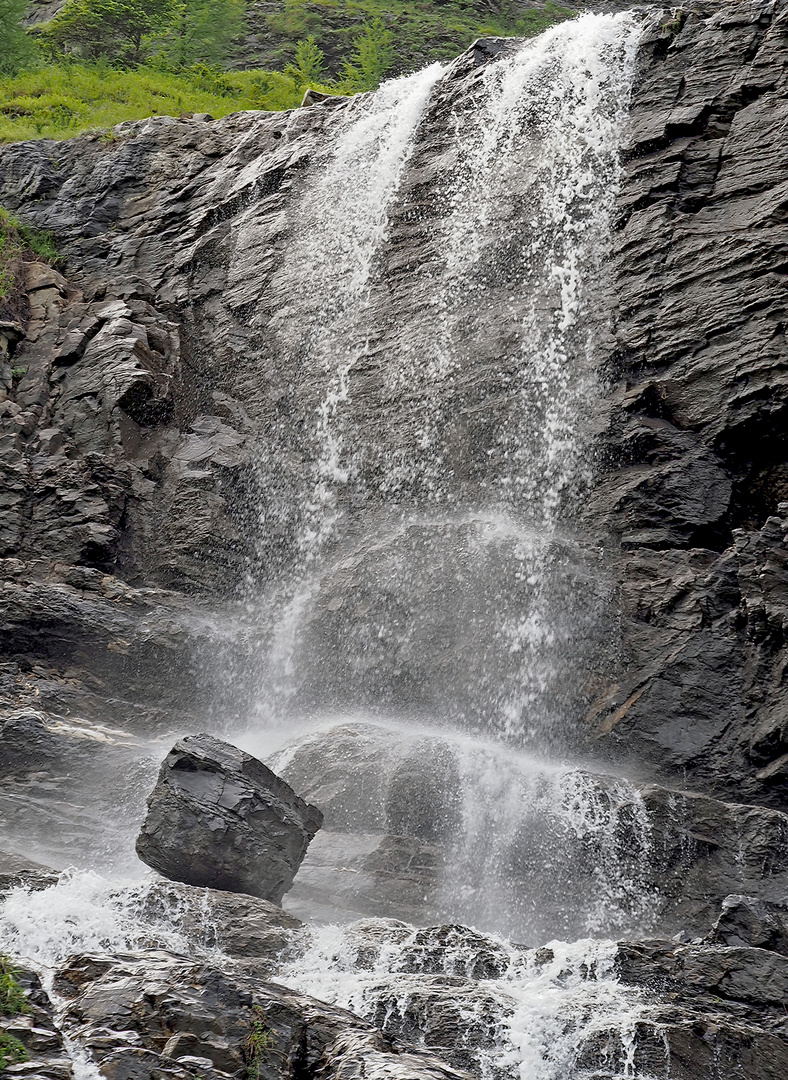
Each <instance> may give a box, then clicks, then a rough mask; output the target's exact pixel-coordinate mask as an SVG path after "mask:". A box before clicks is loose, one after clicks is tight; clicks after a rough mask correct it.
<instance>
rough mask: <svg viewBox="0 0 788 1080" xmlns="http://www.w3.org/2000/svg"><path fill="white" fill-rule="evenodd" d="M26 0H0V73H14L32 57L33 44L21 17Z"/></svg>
mask: <svg viewBox="0 0 788 1080" xmlns="http://www.w3.org/2000/svg"><path fill="white" fill-rule="evenodd" d="M26 8H27V0H0V75H15V74H16V72H17V71H19V70H20V69H21V68H23V67H25V65H26V64H28V63H30V61H31V60H32V59H33V55H34V52H35V46H34V44H33V40H32V38H31V37H30V36H29V34H27V33H26V32H25V28H24V26H23V25H22V18H23V16H24V14H25V10H26Z"/></svg>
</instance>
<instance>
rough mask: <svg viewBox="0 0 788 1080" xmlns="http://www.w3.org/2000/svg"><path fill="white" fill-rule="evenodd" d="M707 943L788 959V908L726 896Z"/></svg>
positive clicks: (756, 900)
mask: <svg viewBox="0 0 788 1080" xmlns="http://www.w3.org/2000/svg"><path fill="white" fill-rule="evenodd" d="M707 940H708V941H711V942H716V943H717V944H720V945H732V946H736V945H752V946H754V947H755V948H758V949H769V950H770V951H771V952H777V953H780V954H781V955H782V956H788V906H786V905H784V904H770V903H768V902H767V901H765V900H760V899H759V898H758V897H756V896H726V897H725V899H724V900H723V902H722V910H721V911H720V914H719V917H718V919H717V921H716V922H715V924H714V927H713V929H712V932H711V934H709V936H708V938H707Z"/></svg>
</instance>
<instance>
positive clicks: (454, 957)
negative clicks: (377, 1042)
mask: <svg viewBox="0 0 788 1080" xmlns="http://www.w3.org/2000/svg"><path fill="white" fill-rule="evenodd" d="M615 956H616V947H615V945H612V944H610V943H607V942H599V941H588V940H585V941H578V942H575V943H574V944H572V945H566V944H564V943H562V942H551V943H550V944H549V945H548V946H546V947H545V948H543V949H539V950H535V951H534V950H526V949H523V948H521V947H518V946H513V945H511V944H510V943H509V942H506V941H504V940H502V939H500V938H496V937H490V936H488V937H481V936H480V935H477V934H474V933H472V932H469V931H467V930H466V929H465V928H463V927H448V928H433V929H427V930H421V931H416V930H412V929H410V928H408V927H406V926H405V925H404V924H402V923H396V922H394V921H387V920H370V921H368V922H364V923H358V924H355V925H353V926H350V927H344V928H339V927H335V926H328V927H322V928H320V929H317V930H315V931H313V934H312V940H311V945H310V947H309V949H308V950H307V952H306V954H305V955H304V956H302V957H300V958H299V959H298V961H297V962H296V963H293V964H291V965H290V966H288V967H286V968H285V969H284V970H283V972H282V973H281V975H280V979H281V981H282V982H284V983H285V985H288V986H291V987H292V988H293V989H296V990H299V991H301V992H302V993H309V994H312V995H313V996H316V997H319V998H321V999H322V1000H325V1001H330V1002H332V1003H333V1004H336V1005H339V1006H340V1007H342V1008H346V1009H350V1010H351V1011H353V1012H355V1013H356V1014H358V1015H360V1016H363V1017H365V1018H367V1019H370V1020H372V1021H374V1022H375V1023H376V1024H377V1025H379V1026H380V1027H381V1028H382V1029H383V1031H384V1032H386V1033H387V1034H389V1035H393V1036H395V1037H396V1036H399V1037H403V1036H406V1037H407V1038H408V1040H409V1041H412V1042H415V1043H416V1044H417V1045H418V1044H420V1045H422V1046H429V1047H430V1048H431V1049H433V1050H436V1049H437V1050H438V1051H439V1052H440V1051H441V1043H440V1039H441V1038H443V1039H446V1040H447V1042H446V1046H448V1045H450V1044H451V1046H452V1049H453V1051H454V1056H453V1060H454V1061H455V1063H456V1064H459V1065H461V1066H464V1067H466V1068H467V1067H469V1066H470V1068H471V1069H472V1070H473V1071H474V1072H475V1073H477V1074H478V1075H480V1076H481V1077H482V1078H483V1080H493V1078H503V1077H510V1078H516V1080H568V1078H569V1077H573V1076H581V1075H584V1074H585V1072H586V1068H587V1066H588V1065H589V1064H591V1062H592V1061H593V1057H592V1056H591V1055H594V1054H595V1055H597V1056H598V1058H600V1059H601V1061H594V1064H595V1065H596V1069H595V1070H594V1072H593V1075H594V1076H596V1077H599V1078H601V1077H605V1078H609V1080H613V1078H626V1077H634V1076H635V1070H634V1044H635V1030H636V1025H637V1023H638V1021H639V1020H640V1019H641V1018H642V1017H643V1016H644V1015H645V1014H646V1011H647V1006H646V1005H645V1003H644V1002H643V1000H642V998H641V996H640V995H639V994H638V992H637V991H635V990H633V989H631V988H628V987H625V986H622V985H621V983H620V982H619V981H618V979H617V977H616V975H615V970H614V964H615ZM447 999H451V1001H452V1006H453V1007H452V1008H451V1010H450V1011H449V1014H448V1016H447V1015H446V1012H445V1011H444V1012H443V1015H442V1018H441V1022H440V1024H437V1023H434V1020H435V1017H436V1016H437V1015H438V1012H439V1010H446V1005H447ZM447 1035H448V1038H447ZM436 1039H438V1040H439V1041H438V1045H437V1046H436V1042H435V1040H436ZM600 1046H602V1047H604V1049H603V1050H602V1052H601V1053H600ZM443 1052H444V1054H446V1053H447V1049H446V1048H445V1047H444V1049H443ZM448 1056H449V1057H450V1058H452V1053H451V1052H449V1053H448Z"/></svg>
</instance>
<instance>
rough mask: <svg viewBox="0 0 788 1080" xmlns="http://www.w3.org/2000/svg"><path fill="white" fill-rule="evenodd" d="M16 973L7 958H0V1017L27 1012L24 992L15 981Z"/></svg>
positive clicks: (27, 1007) (27, 1006)
mask: <svg viewBox="0 0 788 1080" xmlns="http://www.w3.org/2000/svg"><path fill="white" fill-rule="evenodd" d="M17 974H18V972H17V971H16V969H15V968H14V966H13V964H12V963H11V960H10V958H9V957H8V956H0V1016H18V1015H19V1014H20V1013H24V1012H29V1011H30V1007H29V1005H28V1004H27V998H26V997H25V992H24V990H23V989H22V987H21V986H20V985H19V983H18V982H17V981H16V977H15V976H16V975H17Z"/></svg>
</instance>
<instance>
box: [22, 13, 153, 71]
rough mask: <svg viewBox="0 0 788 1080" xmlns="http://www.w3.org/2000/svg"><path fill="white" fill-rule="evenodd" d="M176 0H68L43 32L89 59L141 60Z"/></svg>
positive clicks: (62, 47) (59, 46)
mask: <svg viewBox="0 0 788 1080" xmlns="http://www.w3.org/2000/svg"><path fill="white" fill-rule="evenodd" d="M173 4H174V0H68V3H67V4H66V6H65V7H64V8H63V9H62V11H60V12H59V13H58V14H57V15H56V16H55V18H54V19H52V21H51V22H50V23H49V25H48V26H47V27H46V28H45V29H44V30H42V32H41V33H42V36H43V38H44V39H45V41H46V42H48V43H50V44H51V45H52V46H54V48H56V49H57V50H59V51H61V52H64V53H76V54H78V55H79V56H82V57H85V58H86V59H88V60H97V59H99V58H100V57H103V58H105V59H107V60H109V61H110V62H111V63H119V64H124V65H129V66H132V67H133V66H136V65H137V64H139V63H140V62H141V61H142V59H143V56H144V45H145V43H146V39H147V38H148V37H149V36H150V35H151V34H153V33H155V32H156V31H159V30H161V29H162V28H163V27H164V25H165V24H166V22H167V20H168V19H169V18H170V16H171V15H172V9H173Z"/></svg>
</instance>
